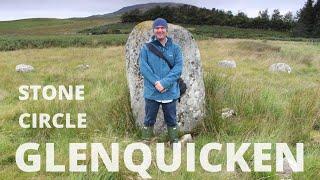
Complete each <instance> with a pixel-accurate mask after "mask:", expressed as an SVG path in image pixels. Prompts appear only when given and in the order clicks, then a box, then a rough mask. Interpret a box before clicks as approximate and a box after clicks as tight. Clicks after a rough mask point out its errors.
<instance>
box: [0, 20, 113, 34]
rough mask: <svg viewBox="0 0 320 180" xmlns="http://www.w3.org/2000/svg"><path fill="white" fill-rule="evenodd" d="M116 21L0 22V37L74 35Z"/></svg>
mask: <svg viewBox="0 0 320 180" xmlns="http://www.w3.org/2000/svg"><path fill="white" fill-rule="evenodd" d="M118 21H119V17H112V18H95V19H87V18H73V19H72V18H71V19H50V18H33V19H22V20H15V21H0V35H58V34H76V33H77V32H78V31H80V30H83V29H86V28H90V27H95V26H101V25H104V24H109V23H116V22H118Z"/></svg>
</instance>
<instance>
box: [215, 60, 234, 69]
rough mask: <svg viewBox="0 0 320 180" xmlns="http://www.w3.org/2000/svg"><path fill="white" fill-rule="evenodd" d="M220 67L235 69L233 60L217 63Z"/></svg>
mask: <svg viewBox="0 0 320 180" xmlns="http://www.w3.org/2000/svg"><path fill="white" fill-rule="evenodd" d="M218 65H219V66H220V67H224V68H236V67H237V64H236V62H235V61H234V60H223V61H220V62H219V63H218Z"/></svg>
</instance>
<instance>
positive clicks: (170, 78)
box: [140, 36, 183, 100]
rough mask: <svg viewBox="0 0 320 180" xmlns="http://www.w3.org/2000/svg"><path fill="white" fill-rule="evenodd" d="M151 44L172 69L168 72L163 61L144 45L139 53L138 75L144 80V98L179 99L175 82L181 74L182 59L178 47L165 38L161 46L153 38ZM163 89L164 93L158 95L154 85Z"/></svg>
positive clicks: (168, 38) (166, 65) (177, 86)
mask: <svg viewBox="0 0 320 180" xmlns="http://www.w3.org/2000/svg"><path fill="white" fill-rule="evenodd" d="M151 43H152V44H153V45H155V47H157V48H158V49H159V50H160V51H161V52H162V53H163V54H164V56H165V57H166V58H167V59H168V60H169V62H170V63H171V65H172V66H173V68H172V69H171V70H170V68H169V66H168V64H167V63H166V61H165V60H163V59H161V58H160V57H158V56H157V55H155V54H154V53H152V52H151V51H150V50H149V49H148V47H147V46H146V44H144V45H143V46H142V48H141V51H140V73H141V74H142V76H143V78H144V93H143V96H144V98H147V99H152V100H172V99H178V98H179V97H180V89H179V84H178V83H177V80H178V79H179V77H180V75H181V73H182V67H183V58H182V53H181V48H180V47H179V45H177V44H175V43H173V42H172V38H170V37H167V42H166V44H165V46H163V45H162V44H161V43H160V42H159V41H158V40H157V39H156V38H155V37H154V36H153V37H152V38H151ZM157 81H160V84H161V85H162V86H163V87H164V88H165V92H163V93H160V92H159V91H158V90H157V89H156V88H155V83H156V82H157Z"/></svg>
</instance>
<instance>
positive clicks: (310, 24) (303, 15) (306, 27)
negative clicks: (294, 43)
mask: <svg viewBox="0 0 320 180" xmlns="http://www.w3.org/2000/svg"><path fill="white" fill-rule="evenodd" d="M314 15H315V13H314V8H313V0H308V1H307V2H306V3H305V5H304V7H303V8H302V9H301V10H300V11H299V13H298V18H299V19H298V24H297V26H296V28H295V30H294V32H295V35H298V36H306V37H310V36H311V35H312V33H313V28H314V20H315V17H314Z"/></svg>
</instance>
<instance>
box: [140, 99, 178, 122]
mask: <svg viewBox="0 0 320 180" xmlns="http://www.w3.org/2000/svg"><path fill="white" fill-rule="evenodd" d="M176 101H177V100H176V99H175V100H173V101H172V102H170V103H161V102H157V101H155V100H151V99H145V118H144V125H145V126H148V127H150V126H153V125H154V124H155V123H156V119H157V114H158V110H159V106H160V105H161V107H162V111H163V115H164V121H165V122H166V124H167V126H169V127H174V126H176V125H177V118H176V112H177V104H176Z"/></svg>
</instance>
